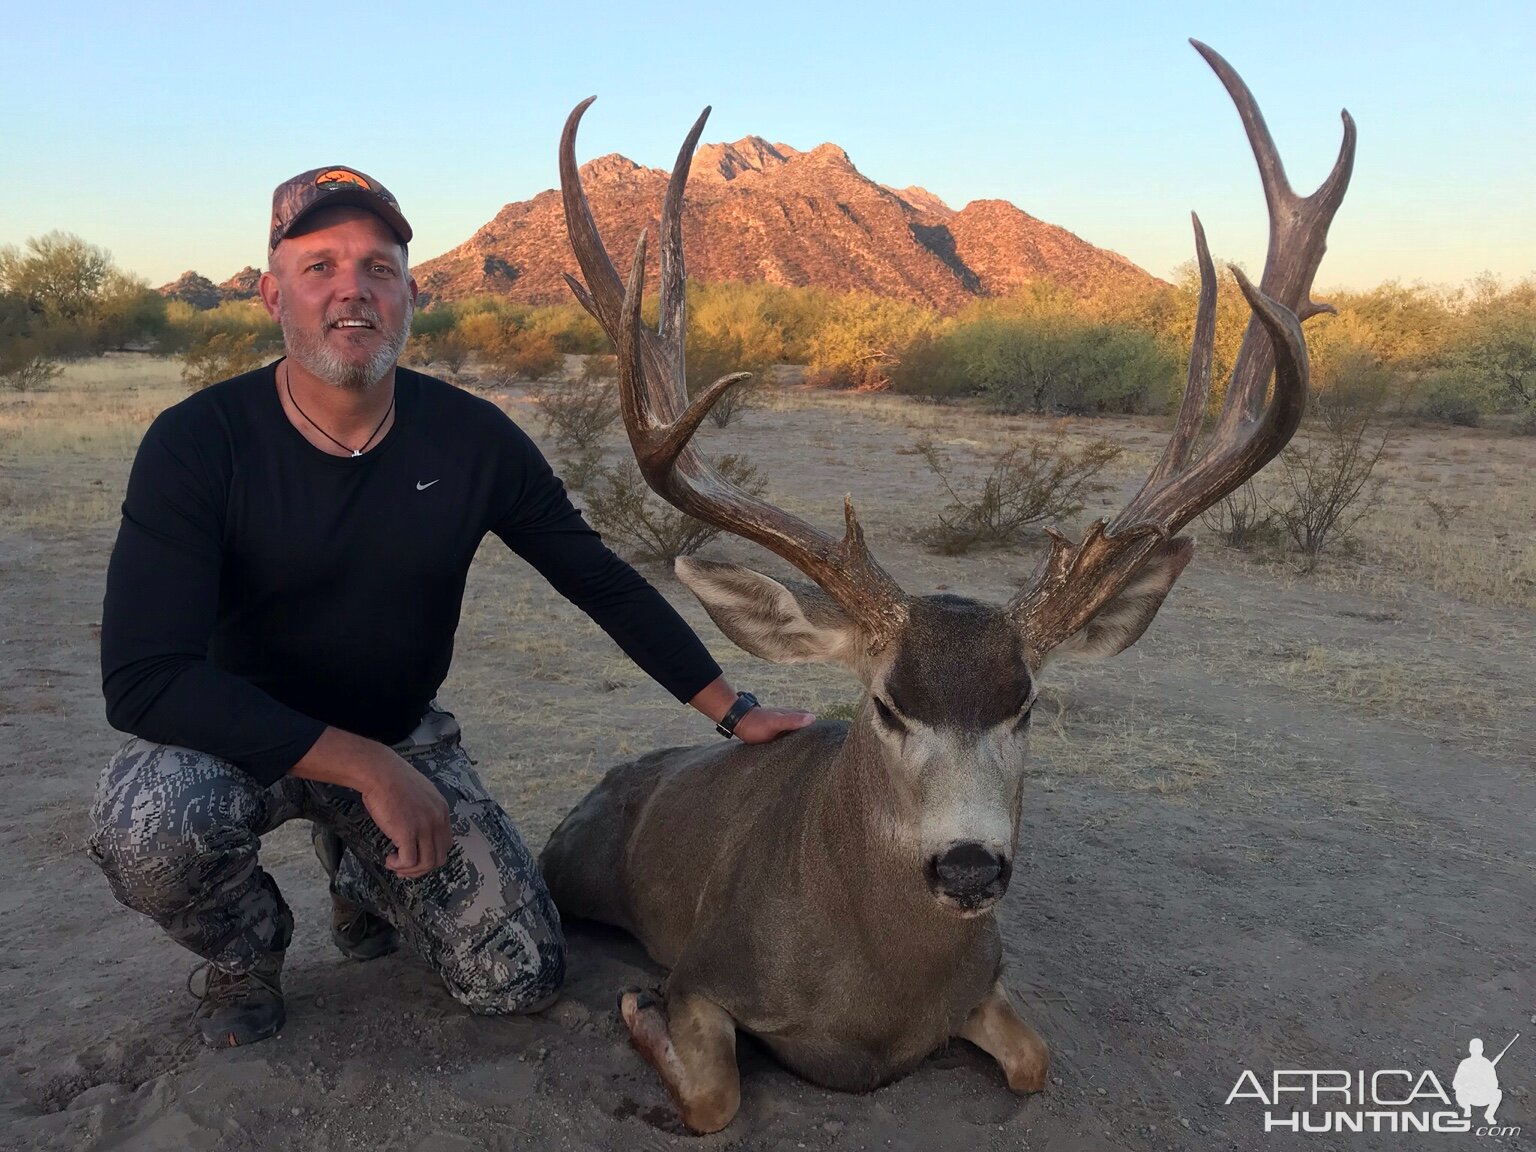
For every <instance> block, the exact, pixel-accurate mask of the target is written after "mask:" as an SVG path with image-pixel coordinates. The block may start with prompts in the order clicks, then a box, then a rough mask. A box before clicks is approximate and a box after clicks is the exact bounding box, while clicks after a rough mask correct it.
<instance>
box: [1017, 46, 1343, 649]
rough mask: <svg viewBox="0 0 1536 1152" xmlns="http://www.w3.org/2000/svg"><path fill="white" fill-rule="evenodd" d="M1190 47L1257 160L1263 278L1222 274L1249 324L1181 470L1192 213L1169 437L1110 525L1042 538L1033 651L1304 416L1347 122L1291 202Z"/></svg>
mask: <svg viewBox="0 0 1536 1152" xmlns="http://www.w3.org/2000/svg"><path fill="white" fill-rule="evenodd" d="M1190 43H1191V44H1193V45H1194V47H1195V50H1196V51H1197V52H1199V53H1200V55H1201V56H1203V57H1204V58H1205V61H1206V63H1208V64H1209V65H1210V66H1211V68H1212V69H1213V70H1214V71H1215V73H1216V75H1217V77H1219V78H1220V80H1221V82H1222V84H1223V86H1225V88H1226V89H1227V93H1228V94H1229V95H1230V96H1231V98H1232V102H1233V103H1234V104H1235V105H1236V106H1237V111H1238V115H1239V116H1240V117H1241V118H1242V121H1243V129H1244V131H1245V132H1246V133H1247V136H1248V143H1249V146H1250V147H1251V148H1252V149H1253V155H1254V159H1255V160H1256V161H1257V162H1258V167H1259V177H1260V180H1261V181H1262V183H1263V186H1264V199H1265V202H1266V204H1267V206H1268V209H1269V250H1268V252H1267V254H1266V256H1265V261H1264V274H1263V276H1262V277H1261V278H1260V280H1259V286H1258V288H1255V287H1254V286H1253V285H1252V284H1250V283H1249V282H1248V279H1247V278H1246V277H1245V276H1244V275H1243V274H1242V272H1240V271H1239V270H1238V269H1236V268H1234V269H1233V270H1232V271H1233V274H1234V275H1235V276H1236V277H1237V282H1238V286H1239V287H1240V288H1241V289H1242V292H1243V295H1244V296H1245V297H1246V298H1247V300H1248V305H1249V307H1250V308H1251V309H1252V312H1253V316H1252V318H1251V319H1250V321H1249V323H1248V330H1247V332H1246V333H1245V334H1244V336H1243V343H1242V346H1241V348H1240V349H1239V351H1238V356H1237V363H1236V364H1235V365H1234V367H1233V370H1232V379H1231V382H1230V384H1229V385H1228V387H1227V393H1226V397H1225V400H1224V402H1223V405H1222V410H1221V415H1220V416H1219V417H1218V418H1217V420H1216V424H1215V427H1214V429H1213V430H1212V433H1211V437H1210V442H1209V443H1208V444H1207V446H1206V449H1205V451H1204V453H1203V454H1202V455H1200V456H1199V458H1198V459H1195V460H1194V461H1193V462H1191V455H1192V454H1193V451H1194V447H1195V442H1196V439H1197V438H1198V436H1199V433H1200V428H1201V425H1202V423H1203V419H1204V414H1205V407H1206V401H1207V399H1208V398H1209V396H1210V384H1211V381H1210V376H1211V359H1212V348H1213V346H1214V342H1215V330H1216V273H1215V268H1214V267H1213V266H1212V264H1211V256H1210V252H1209V250H1208V249H1207V247H1206V242H1205V231H1204V229H1203V228H1202V227H1201V226H1200V220H1199V218H1198V217H1195V219H1194V226H1195V249H1196V253H1197V256H1198V261H1199V266H1200V304H1199V309H1198V312H1197V314H1196V319H1195V333H1194V343H1193V348H1192V350H1191V354H1190V363H1189V377H1188V381H1187V383H1186V385H1185V389H1184V399H1183V402H1182V404H1181V405H1180V407H1179V416H1178V420H1177V422H1176V424H1175V426H1174V431H1173V435H1172V437H1171V438H1170V439H1169V441H1168V445H1167V447H1165V448H1164V450H1163V454H1162V456H1161V457H1160V458H1159V459H1158V462H1157V463H1156V464H1155V465H1154V466H1153V468H1152V470H1151V472H1150V473H1149V474H1148V476H1147V479H1146V481H1145V483H1143V485H1142V487H1141V490H1140V491H1139V492H1137V493H1136V495H1135V496H1134V497H1133V498H1132V499H1131V501H1130V503H1129V504H1127V505H1126V506H1125V508H1124V509H1123V510H1122V511H1121V512H1120V513H1119V515H1117V516H1116V517H1115V518H1114V520H1113V521H1103V520H1100V521H1098V522H1097V523H1095V524H1093V525H1092V526H1090V527H1089V529H1088V531H1087V532H1086V533H1085V534H1084V537H1083V540H1082V543H1081V544H1076V545H1074V544H1073V543H1072V542H1071V541H1070V540H1068V539H1067V538H1066V537H1064V536H1062V535H1061V534H1060V533H1057V532H1052V533H1051V549H1050V552H1049V553H1048V555H1047V556H1046V557H1045V559H1044V561H1042V563H1041V565H1040V568H1039V570H1038V571H1037V573H1036V575H1035V579H1034V581H1033V583H1032V585H1031V586H1030V588H1029V589H1028V590H1027V591H1025V592H1024V593H1022V594H1021V595H1020V596H1019V597H1017V598H1016V599H1015V600H1014V601H1013V603H1012V604H1011V605H1010V609H1011V610H1012V611H1013V612H1014V613H1015V614H1016V615H1017V616H1019V617H1020V618H1021V619H1022V620H1023V621H1024V622H1025V623H1026V625H1027V634H1028V636H1029V638H1030V645H1031V646H1032V647H1033V648H1034V649H1035V650H1036V651H1037V652H1042V653H1043V652H1046V651H1049V650H1050V649H1051V648H1053V647H1055V646H1056V645H1057V644H1059V643H1061V642H1062V641H1063V640H1065V639H1067V638H1068V637H1070V636H1071V635H1072V634H1073V633H1074V632H1076V631H1077V630H1078V629H1079V628H1081V627H1082V626H1083V625H1084V624H1086V623H1087V622H1088V621H1089V620H1090V619H1092V617H1093V616H1094V615H1095V614H1096V613H1097V612H1098V611H1099V610H1100V609H1101V608H1103V607H1104V605H1105V604H1107V603H1108V602H1109V601H1110V600H1111V599H1113V598H1114V596H1115V595H1116V594H1117V593H1118V592H1120V590H1121V589H1123V588H1124V587H1125V586H1126V584H1128V583H1129V582H1130V580H1131V579H1132V578H1133V577H1134V576H1135V574H1136V571H1137V569H1139V568H1140V567H1141V565H1142V564H1143V563H1145V562H1146V560H1147V559H1148V558H1149V557H1150V556H1151V554H1152V552H1153V551H1154V550H1155V549H1156V548H1157V547H1159V546H1160V545H1161V544H1162V543H1163V542H1165V541H1167V540H1168V539H1170V538H1171V537H1172V536H1173V535H1174V534H1175V533H1177V532H1178V531H1179V530H1180V529H1181V528H1183V527H1184V526H1185V525H1186V524H1188V523H1189V522H1190V521H1191V520H1193V519H1194V518H1195V517H1196V516H1198V515H1199V514H1200V513H1201V512H1203V511H1204V510H1205V509H1207V508H1209V507H1211V506H1212V505H1213V504H1215V503H1216V502H1217V501H1218V500H1220V499H1221V498H1222V497H1223V496H1226V495H1227V494H1228V493H1230V492H1233V491H1235V490H1236V489H1237V488H1239V487H1240V486H1241V485H1242V484H1243V483H1244V482H1245V481H1246V480H1248V479H1249V478H1250V477H1252V476H1253V475H1255V474H1256V473H1257V472H1258V471H1259V470H1260V469H1261V468H1263V467H1264V465H1265V464H1267V463H1269V461H1271V460H1273V459H1274V458H1275V456H1277V455H1278V454H1279V453H1280V450H1281V449H1282V448H1284V447H1285V445H1286V444H1287V443H1288V442H1289V441H1290V439H1291V437H1292V436H1293V435H1294V434H1295V432H1296V428H1297V426H1298V425H1299V424H1300V423H1301V417H1302V413H1303V412H1304V411H1305V409H1306V402H1307V347H1306V342H1305V341H1304V340H1303V338H1302V335H1301V323H1300V322H1301V320H1305V319H1307V318H1308V317H1311V316H1315V315H1317V314H1318V313H1319V312H1331V311H1333V309H1332V307H1331V306H1329V305H1326V304H1317V303H1314V302H1313V301H1312V299H1311V291H1312V279H1313V277H1314V276H1315V275H1316V274H1317V268H1318V265H1319V264H1320V263H1321V262H1322V258H1323V252H1324V250H1325V248H1326V240H1327V235H1328V226H1329V224H1330V223H1332V221H1333V217H1334V215H1335V213H1337V212H1338V209H1339V205H1340V204H1341V203H1342V202H1343V200H1344V192H1345V190H1346V188H1347V187H1348V186H1349V177H1350V173H1351V171H1352V170H1353V168H1354V159H1355V122H1354V120H1353V119H1352V118H1351V117H1350V115H1349V113H1348V112H1344V113H1343V114H1342V115H1343V120H1344V139H1343V143H1342V144H1341V145H1340V148H1339V155H1338V159H1337V160H1336V161H1335V162H1334V165H1333V169H1332V171H1330V172H1329V174H1328V177H1327V179H1325V180H1324V181H1323V183H1322V185H1321V186H1320V187H1319V188H1318V190H1317V191H1316V192H1314V193H1313V194H1312V195H1310V196H1306V197H1303V196H1298V195H1297V194H1296V192H1295V190H1293V189H1292V188H1291V186H1290V183H1289V181H1287V179H1286V176H1285V166H1284V165H1283V164H1282V163H1281V162H1280V154H1279V152H1278V150H1277V149H1276V148H1275V142H1274V138H1273V137H1272V136H1271V135H1270V133H1269V128H1268V127H1267V126H1266V125H1265V123H1264V116H1263V114H1262V113H1261V112H1260V111H1259V106H1258V103H1257V102H1256V101H1255V100H1254V98H1253V93H1252V92H1250V91H1249V89H1248V86H1247V85H1246V84H1244V83H1243V80H1242V77H1240V76H1239V75H1238V74H1237V72H1236V71H1235V70H1234V69H1233V68H1232V66H1231V65H1230V64H1228V63H1227V62H1226V61H1225V60H1224V59H1222V57H1221V56H1219V55H1218V54H1217V53H1216V52H1215V51H1213V50H1212V49H1211V48H1209V47H1207V46H1206V45H1204V44H1202V43H1200V42H1199V41H1198V40H1192V41H1190ZM1272 377H1273V380H1274V388H1273V390H1272V391H1271V389H1270V380H1271V378H1272ZM1266 398H1267V399H1266Z"/></svg>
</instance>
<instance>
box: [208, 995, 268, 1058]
mask: <svg viewBox="0 0 1536 1152" xmlns="http://www.w3.org/2000/svg"><path fill="white" fill-rule="evenodd" d="M287 1022H288V1012H287V1009H286V1008H284V1007H283V1006H282V1005H278V1009H277V1015H276V1016H275V1017H274V1018H273V1019H272V1020H271V1022H270V1023H263V1024H260V1025H258V1026H256V1027H254V1028H253V1027H250V1026H240V1025H236V1026H235V1027H233V1028H230V1027H225V1028H217V1029H216V1028H214V1027H212V1024H213V1021H211V1020H199V1021H198V1022H197V1030H198V1035H199V1036H201V1037H202V1041H203V1043H204V1044H206V1045H207V1046H208V1047H210V1048H243V1047H245V1046H246V1045H247V1044H256V1043H259V1042H260V1041H262V1040H270V1039H271V1038H272V1037H274V1036H276V1035H277V1034H278V1033H279V1032H281V1031H282V1030H283V1025H284V1024H286V1023H287Z"/></svg>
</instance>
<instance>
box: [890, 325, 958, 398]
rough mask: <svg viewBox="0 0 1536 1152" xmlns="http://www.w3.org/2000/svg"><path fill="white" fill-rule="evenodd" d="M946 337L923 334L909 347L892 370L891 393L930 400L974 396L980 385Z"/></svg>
mask: <svg viewBox="0 0 1536 1152" xmlns="http://www.w3.org/2000/svg"><path fill="white" fill-rule="evenodd" d="M947 336H948V333H944V332H926V333H924V334H923V335H921V336H919V337H918V338H917V339H915V340H914V341H913V342H912V343H911V344H909V345H908V346H907V349H906V352H905V354H904V355H903V356H902V358H901V363H900V364H898V365H896V366H895V367H894V368H893V369H892V371H891V391H893V392H900V393H902V394H903V395H906V396H916V397H919V398H923V399H929V400H955V399H958V398H960V397H963V396H974V395H976V393H977V392H978V391H979V386H978V385H977V383H976V381H975V380H974V379H972V377H971V375H970V373H969V372H967V371H966V365H965V362H964V361H963V360H961V359H960V357H958V356H956V355H955V350H954V347H953V345H952V342H951V341H950V340H949V339H947Z"/></svg>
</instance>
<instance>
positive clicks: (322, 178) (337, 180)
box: [315, 168, 373, 192]
mask: <svg viewBox="0 0 1536 1152" xmlns="http://www.w3.org/2000/svg"><path fill="white" fill-rule="evenodd" d="M338 184H356V185H357V186H358V187H359V188H361V189H363V190H364V191H367V192H372V191H373V185H371V184H369V183H368V181H366V180H364V179H363V178H362V177H361V176H359V175H358V174H357V173H356V172H349V171H348V170H347V169H345V168H332V169H330V170H329V171H326V172H322V173H320V175H318V176H316V177H315V187H316V188H334V187H335V186H336V185H338Z"/></svg>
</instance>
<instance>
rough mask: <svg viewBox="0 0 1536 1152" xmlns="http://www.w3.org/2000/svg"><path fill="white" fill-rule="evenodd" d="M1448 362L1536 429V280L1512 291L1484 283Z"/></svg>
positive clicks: (1497, 404) (1490, 401) (1521, 421)
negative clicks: (1500, 289) (1501, 289)
mask: <svg viewBox="0 0 1536 1152" xmlns="http://www.w3.org/2000/svg"><path fill="white" fill-rule="evenodd" d="M1474 292H1475V294H1474V299H1473V302H1472V304H1471V306H1470V307H1469V309H1468V312H1467V319H1466V324H1465V326H1464V328H1463V331H1462V334H1461V338H1460V340H1459V341H1458V342H1457V344H1456V345H1455V346H1454V347H1452V348H1451V349H1449V350H1448V352H1447V355H1446V360H1447V361H1448V362H1449V363H1450V364H1451V365H1452V366H1453V367H1454V369H1455V370H1457V371H1458V372H1460V373H1461V374H1463V375H1464V376H1465V377H1467V378H1468V379H1469V380H1470V381H1471V382H1472V384H1473V387H1474V388H1476V389H1478V390H1480V391H1481V392H1482V393H1483V394H1484V395H1485V396H1486V397H1487V398H1488V404H1489V406H1490V408H1493V409H1496V410H1499V411H1504V412H1513V413H1514V414H1515V416H1516V418H1517V424H1518V425H1519V426H1521V427H1523V428H1526V429H1531V430H1536V279H1532V280H1527V281H1525V282H1523V283H1521V284H1518V285H1516V286H1515V287H1514V288H1511V289H1509V290H1508V291H1499V290H1498V288H1497V286H1496V285H1494V284H1491V283H1485V284H1480V285H1478V286H1477V288H1476V289H1475V290H1474Z"/></svg>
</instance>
